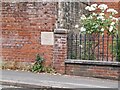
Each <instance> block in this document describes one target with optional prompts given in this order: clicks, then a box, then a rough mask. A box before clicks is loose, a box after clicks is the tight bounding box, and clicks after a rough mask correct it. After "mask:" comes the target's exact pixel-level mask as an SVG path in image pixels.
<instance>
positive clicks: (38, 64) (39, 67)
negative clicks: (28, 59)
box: [32, 54, 45, 72]
mask: <svg viewBox="0 0 120 90" xmlns="http://www.w3.org/2000/svg"><path fill="white" fill-rule="evenodd" d="M44 69H45V68H44V66H43V58H42V57H40V55H39V54H37V56H36V59H35V63H34V65H33V67H32V72H44Z"/></svg>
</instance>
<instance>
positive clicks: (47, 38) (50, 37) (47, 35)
mask: <svg viewBox="0 0 120 90" xmlns="http://www.w3.org/2000/svg"><path fill="white" fill-rule="evenodd" d="M41 45H54V33H53V32H41Z"/></svg>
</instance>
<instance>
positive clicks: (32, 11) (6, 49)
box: [2, 2, 56, 65]
mask: <svg viewBox="0 0 120 90" xmlns="http://www.w3.org/2000/svg"><path fill="white" fill-rule="evenodd" d="M55 5H56V4H55V3H42V2H19V3H9V2H2V55H3V60H5V61H18V62H33V61H34V60H35V57H36V54H40V55H41V56H43V57H44V58H45V60H46V64H47V65H49V64H51V62H52V60H53V46H52V45H47V46H43V45H41V43H40V33H41V32H44V31H47V32H52V31H53V29H54V26H55V25H54V24H55V21H56V17H55V15H56V11H55Z"/></svg>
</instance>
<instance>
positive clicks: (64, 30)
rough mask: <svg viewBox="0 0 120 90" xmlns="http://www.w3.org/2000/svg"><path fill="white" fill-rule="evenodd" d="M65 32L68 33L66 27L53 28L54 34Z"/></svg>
mask: <svg viewBox="0 0 120 90" xmlns="http://www.w3.org/2000/svg"><path fill="white" fill-rule="evenodd" d="M67 33H68V31H67V29H62V28H57V29H54V34H67Z"/></svg>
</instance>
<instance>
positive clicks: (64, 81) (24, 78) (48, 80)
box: [0, 70, 119, 90]
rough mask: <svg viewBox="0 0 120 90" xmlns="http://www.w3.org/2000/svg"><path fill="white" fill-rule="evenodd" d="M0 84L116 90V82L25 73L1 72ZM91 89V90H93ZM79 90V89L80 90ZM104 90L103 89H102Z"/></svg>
mask: <svg viewBox="0 0 120 90" xmlns="http://www.w3.org/2000/svg"><path fill="white" fill-rule="evenodd" d="M1 72H2V79H1V80H0V82H3V83H6V84H13V85H18V86H26V87H41V86H44V87H53V88H93V89H94V88H97V89H98V88H108V90H110V89H109V88H111V89H114V88H117V89H115V90H118V86H119V85H118V84H119V83H118V81H114V80H107V79H97V78H88V77H80V76H69V75H53V74H43V73H41V74H36V73H31V72H25V71H11V70H1ZM93 89H91V90H93ZM80 90H81V89H80ZM103 90H104V89H103Z"/></svg>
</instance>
